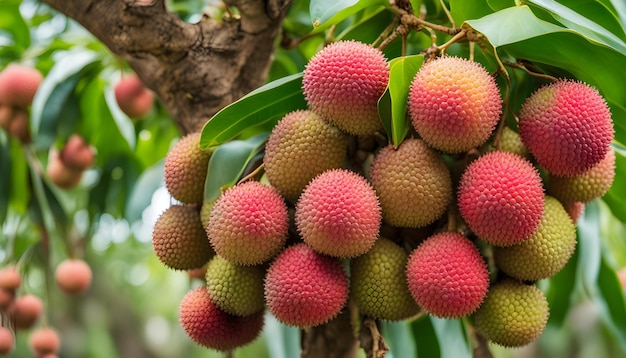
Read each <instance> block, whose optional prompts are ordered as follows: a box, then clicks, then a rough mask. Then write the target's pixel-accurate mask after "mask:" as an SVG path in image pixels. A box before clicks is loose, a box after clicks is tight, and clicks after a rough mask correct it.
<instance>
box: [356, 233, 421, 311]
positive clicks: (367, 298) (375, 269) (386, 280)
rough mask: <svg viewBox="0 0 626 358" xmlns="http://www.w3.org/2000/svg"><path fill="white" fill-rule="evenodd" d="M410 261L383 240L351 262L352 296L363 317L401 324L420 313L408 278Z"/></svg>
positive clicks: (389, 241) (401, 252)
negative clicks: (405, 273)
mask: <svg viewBox="0 0 626 358" xmlns="http://www.w3.org/2000/svg"><path fill="white" fill-rule="evenodd" d="M407 258H408V255H407V254H406V252H404V250H403V249H402V248H401V247H400V246H398V245H396V244H395V243H394V242H393V241H391V240H389V239H386V238H384V237H381V238H380V239H378V240H377V241H376V243H375V244H374V247H372V249H371V250H369V251H368V252H366V253H365V254H363V255H361V256H359V257H357V258H355V259H353V260H351V261H350V295H351V297H352V298H353V299H354V302H355V303H356V305H357V307H359V311H360V312H361V313H362V314H364V315H366V316H369V317H372V318H375V319H384V320H389V321H397V320H402V319H406V318H409V317H411V316H414V315H416V314H417V313H418V312H419V307H418V306H417V304H416V303H415V300H414V299H413V297H412V296H411V293H410V292H409V289H408V287H407V281H406V279H405V275H404V272H405V267H406V263H407Z"/></svg>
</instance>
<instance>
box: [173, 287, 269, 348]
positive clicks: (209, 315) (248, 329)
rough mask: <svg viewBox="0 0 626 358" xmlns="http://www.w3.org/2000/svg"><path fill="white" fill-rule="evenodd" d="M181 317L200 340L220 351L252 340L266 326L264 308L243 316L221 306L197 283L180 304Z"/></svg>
mask: <svg viewBox="0 0 626 358" xmlns="http://www.w3.org/2000/svg"><path fill="white" fill-rule="evenodd" d="M179 321H180V324H181V326H182V327H183V329H184V330H185V333H187V335H188V336H189V337H190V338H191V339H192V340H193V341H194V342H196V343H198V344H200V345H202V346H205V347H207V348H212V349H216V350H219V351H230V350H233V349H235V348H237V347H241V346H244V345H246V344H248V343H250V342H252V341H253V340H254V339H255V338H256V337H257V336H258V335H259V333H260V332H261V329H262V328H263V322H264V316H263V311H259V312H257V313H255V314H253V315H250V316H246V317H239V316H233V315H230V314H228V313H226V312H224V311H223V310H221V309H220V308H219V307H217V306H216V305H215V304H214V303H213V302H211V298H210V297H209V292H208V291H207V289H206V287H204V286H201V287H197V288H195V289H193V290H191V291H189V292H187V294H186V295H185V297H184V298H183V301H182V302H181V304H180V310H179Z"/></svg>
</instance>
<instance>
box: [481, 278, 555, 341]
mask: <svg viewBox="0 0 626 358" xmlns="http://www.w3.org/2000/svg"><path fill="white" fill-rule="evenodd" d="M548 314H549V312H548V300H547V299H546V297H545V296H544V294H543V292H541V291H540V290H539V289H538V288H537V287H535V286H532V285H525V284H523V283H521V282H517V281H513V280H505V281H501V282H498V283H496V284H495V285H493V286H492V287H491V288H490V289H489V294H487V298H486V299H485V302H483V304H482V305H481V306H480V308H479V309H478V311H476V313H475V314H474V327H475V328H476V331H477V332H478V333H480V334H481V335H482V336H483V337H485V338H486V339H488V340H490V341H492V342H493V343H496V344H499V345H501V346H504V347H521V346H525V345H527V344H529V343H531V342H532V341H534V340H535V339H537V337H539V336H540V335H541V333H542V332H543V329H544V328H545V326H546V323H547V322H548Z"/></svg>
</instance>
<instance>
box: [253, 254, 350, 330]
mask: <svg viewBox="0 0 626 358" xmlns="http://www.w3.org/2000/svg"><path fill="white" fill-rule="evenodd" d="M347 299H348V277H347V276H346V273H345V272H344V270H343V267H342V266H341V262H340V261H339V260H337V259H335V258H332V257H329V256H324V255H321V254H318V253H317V252H315V251H314V250H313V249H312V248H311V247H310V246H308V245H306V244H297V245H295V246H291V247H289V248H287V249H285V250H284V251H283V252H282V253H281V254H280V255H279V256H278V257H277V258H276V260H275V261H274V262H273V263H272V265H271V266H270V268H269V270H268V272H267V275H266V276H265V301H266V303H267V307H268V309H269V310H270V311H271V312H272V313H273V314H274V316H275V317H276V318H277V319H278V320H279V321H281V322H283V323H284V324H287V325H290V326H296V327H301V328H302V327H310V326H317V325H320V324H323V323H326V322H328V321H329V320H330V319H332V318H333V317H335V316H336V315H337V314H338V313H339V311H341V309H342V308H343V307H344V305H345V303H346V300H347Z"/></svg>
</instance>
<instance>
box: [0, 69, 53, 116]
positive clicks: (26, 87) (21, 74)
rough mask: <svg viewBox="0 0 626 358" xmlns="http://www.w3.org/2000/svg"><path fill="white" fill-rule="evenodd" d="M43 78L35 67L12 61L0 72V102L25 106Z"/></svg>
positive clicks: (31, 100)
mask: <svg viewBox="0 0 626 358" xmlns="http://www.w3.org/2000/svg"><path fill="white" fill-rule="evenodd" d="M42 80H43V75H42V74H41V72H39V71H38V70H37V69H36V68H33V67H29V66H25V65H22V64H16V63H12V64H10V65H9V66H7V67H6V68H5V69H4V71H2V72H0V103H2V104H5V105H9V106H13V107H19V108H27V107H28V106H30V104H31V103H32V102H33V97H35V93H36V92H37V88H39V84H41V81H42Z"/></svg>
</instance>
